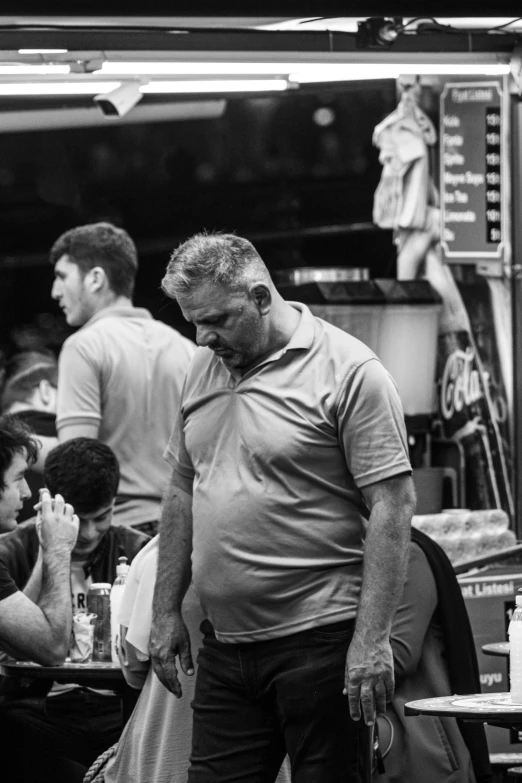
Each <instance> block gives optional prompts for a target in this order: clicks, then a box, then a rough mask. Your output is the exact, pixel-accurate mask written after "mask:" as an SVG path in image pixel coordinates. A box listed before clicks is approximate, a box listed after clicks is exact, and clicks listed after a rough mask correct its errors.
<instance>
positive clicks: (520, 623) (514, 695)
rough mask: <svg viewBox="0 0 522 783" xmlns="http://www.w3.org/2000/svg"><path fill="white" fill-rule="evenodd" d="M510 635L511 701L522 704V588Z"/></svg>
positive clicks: (519, 591) (518, 596) (518, 594)
mask: <svg viewBox="0 0 522 783" xmlns="http://www.w3.org/2000/svg"><path fill="white" fill-rule="evenodd" d="M508 635H509V681H510V695H511V701H512V702H513V703H515V704H522V588H521V589H519V590H518V593H517V597H516V607H515V611H514V612H513V616H512V617H511V622H510V623H509V628H508Z"/></svg>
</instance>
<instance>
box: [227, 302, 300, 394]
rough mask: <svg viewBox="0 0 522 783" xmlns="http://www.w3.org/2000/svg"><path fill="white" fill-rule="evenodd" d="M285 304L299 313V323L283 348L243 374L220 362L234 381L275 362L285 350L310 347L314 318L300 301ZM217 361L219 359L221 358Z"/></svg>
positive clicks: (298, 349)
mask: <svg viewBox="0 0 522 783" xmlns="http://www.w3.org/2000/svg"><path fill="white" fill-rule="evenodd" d="M287 304H289V305H290V306H291V307H293V308H294V309H295V310H297V311H298V312H299V313H300V318H299V323H298V324H297V329H296V330H295V332H294V333H293V335H292V336H291V338H290V340H289V341H288V342H287V344H286V345H285V346H284V347H283V348H279V349H278V350H277V351H274V353H272V354H270V355H269V356H267V357H266V359H264V360H263V361H262V362H260V364H256V365H255V367H252V369H251V370H248V371H247V372H246V373H244V374H242V373H241V371H240V370H237V369H235V368H232V367H226V365H225V364H224V363H223V362H221V363H222V364H223V367H225V368H226V370H227V371H228V372H229V373H230V375H232V377H233V378H234V379H235V380H236V381H240V380H243V379H245V378H247V377H249V376H250V375H254V374H255V373H256V372H257V371H258V370H260V369H261V367H264V366H265V365H266V364H270V363H271V362H276V361H277V360H278V359H280V358H281V357H282V356H284V355H285V353H286V352H287V351H307V350H308V349H309V348H311V347H312V344H313V342H314V334H315V318H314V316H313V315H312V313H311V311H310V309H309V308H308V307H307V306H306V305H305V304H303V303H302V302H287ZM219 361H221V359H220V360H219Z"/></svg>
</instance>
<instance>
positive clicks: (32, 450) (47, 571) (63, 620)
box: [0, 416, 79, 666]
mask: <svg viewBox="0 0 522 783" xmlns="http://www.w3.org/2000/svg"><path fill="white" fill-rule="evenodd" d="M37 453H38V446H37V442H36V440H35V439H34V438H33V437H32V436H31V433H30V431H29V430H28V429H27V428H26V427H25V425H24V424H22V423H21V422H19V421H17V420H16V419H15V418H13V417H11V416H2V417H0V527H2V526H6V527H7V526H8V524H10V523H11V522H14V524H16V517H17V515H18V512H19V510H20V509H21V507H22V504H23V501H24V500H25V498H28V497H30V494H31V493H30V491H29V487H28V486H27V482H26V480H25V472H26V470H27V469H28V468H29V467H30V466H31V465H32V464H33V462H34V461H35V460H36V457H37ZM39 518H40V521H39V525H38V528H39V530H38V538H39V545H40V551H41V555H40V566H39V574H38V579H39V583H40V589H39V595H38V600H37V601H34V602H33V601H32V600H31V598H30V596H29V595H28V594H27V593H26V592H25V591H24V592H22V591H21V590H19V589H18V587H17V586H16V584H15V583H14V581H13V580H12V578H11V576H10V575H9V571H8V569H7V567H6V565H5V563H4V562H3V560H2V559H1V558H0V650H1V651H2V652H3V653H7V654H8V655H10V656H14V657H17V658H28V659H30V660H33V661H36V662H37V663H41V664H43V665H48V666H51V665H55V664H60V663H62V662H63V661H64V659H65V656H66V655H67V649H68V645H69V636H70V633H71V620H72V611H71V588H70V567H71V552H72V549H73V547H74V545H75V543H76V538H77V536H78V524H79V523H78V517H77V516H76V515H75V514H74V509H73V507H72V506H71V505H70V504H69V503H65V502H64V499H63V497H62V496H61V495H59V494H57V495H56V496H55V497H54V498H52V497H51V495H50V493H49V492H48V491H44V492H43V493H42V496H41V503H40V511H39ZM30 581H31V580H30ZM28 587H29V593H30V592H31V585H30V584H28Z"/></svg>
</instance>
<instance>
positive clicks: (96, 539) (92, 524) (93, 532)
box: [72, 503, 113, 560]
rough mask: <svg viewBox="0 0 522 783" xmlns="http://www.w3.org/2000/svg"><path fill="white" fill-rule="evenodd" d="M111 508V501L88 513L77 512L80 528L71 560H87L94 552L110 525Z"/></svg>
mask: <svg viewBox="0 0 522 783" xmlns="http://www.w3.org/2000/svg"><path fill="white" fill-rule="evenodd" d="M112 510H113V503H111V504H110V505H109V506H103V507H102V508H99V509H98V510H97V511H93V512H92V513H90V514H78V518H79V520H80V530H79V532H78V539H77V541H76V544H75V545H74V549H73V551H72V559H73V560H87V558H88V557H89V555H91V554H92V553H93V552H94V550H95V549H96V547H97V546H98V545H99V543H100V542H101V540H102V538H103V537H104V535H105V534H106V532H107V531H108V529H109V528H110V526H111V522H112Z"/></svg>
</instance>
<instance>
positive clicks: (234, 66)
mask: <svg viewBox="0 0 522 783" xmlns="http://www.w3.org/2000/svg"><path fill="white" fill-rule="evenodd" d="M390 69H391V70H392V71H393V73H392V74H390ZM383 72H386V73H388V74H390V75H389V78H395V77H394V75H393V74H401V73H419V74H423V73H424V74H438V73H439V74H441V75H444V74H469V75H471V74H479V75H501V74H507V73H509V65H507V64H501V63H484V64H483V65H480V64H477V63H455V64H453V63H451V64H448V63H418V64H417V63H416V64H414V63H404V64H402V63H396V62H393V63H386V62H381V63H365V62H360V63H357V62H352V63H325V62H323V63H307V62H302V63H295V62H293V63H292V62H287V63H285V62H190V61H187V62H160V61H156V62H139V61H136V62H128V61H125V62H116V61H107V62H104V63H103V65H102V67H101V68H100V70H99V71H95V73H98V74H104V75H108V74H111V75H122V76H124V75H134V76H154V75H163V74H164V75H166V76H167V75H173V76H209V77H210V76H212V77H214V76H240V77H241V76H255V75H261V76H263V75H265V76H269V75H275V76H284V77H286V76H287V74H292V78H293V77H295V78H296V79H297V80H298V81H305V80H306V81H329V80H332V81H335V80H344V79H346V80H352V79H375V78H383V77H382V76H381V74H382V73H383ZM374 74H378V75H377V76H375V75H374ZM305 77H307V78H306V79H305Z"/></svg>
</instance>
